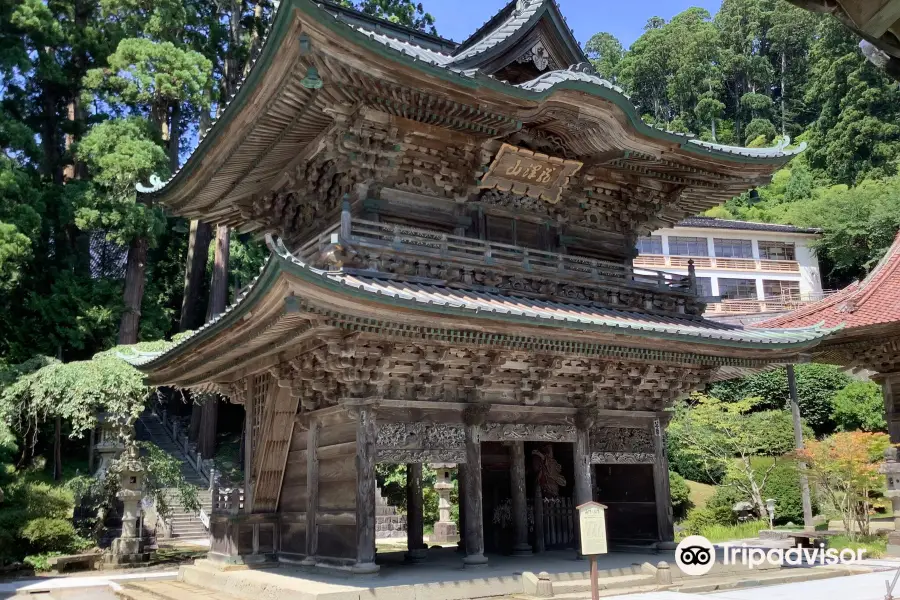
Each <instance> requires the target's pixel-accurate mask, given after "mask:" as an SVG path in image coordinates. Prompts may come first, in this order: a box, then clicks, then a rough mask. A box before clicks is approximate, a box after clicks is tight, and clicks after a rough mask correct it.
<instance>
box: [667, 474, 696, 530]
mask: <svg viewBox="0 0 900 600" xmlns="http://www.w3.org/2000/svg"><path fill="white" fill-rule="evenodd" d="M669 495H670V497H671V499H672V512H673V514H674V516H675V520H676V521H681V520H682V519H684V518H685V516H687V513H688V511H689V510H690V509H691V508H693V504H692V503H691V488H690V487H688V484H687V481H685V480H684V477H682V476H681V475H679V474H678V473H675V472H673V471H669Z"/></svg>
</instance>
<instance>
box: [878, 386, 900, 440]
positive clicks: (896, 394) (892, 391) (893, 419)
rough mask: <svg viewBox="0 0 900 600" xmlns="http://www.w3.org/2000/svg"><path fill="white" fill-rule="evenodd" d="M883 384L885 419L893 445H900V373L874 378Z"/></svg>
mask: <svg viewBox="0 0 900 600" xmlns="http://www.w3.org/2000/svg"><path fill="white" fill-rule="evenodd" d="M872 379H873V380H874V381H877V382H879V383H880V384H881V393H882V395H883V396H884V418H885V420H886V421H887V426H888V434H889V435H890V437H891V443H892V444H900V410H898V406H897V402H898V401H900V373H889V374H879V375H877V376H875V377H873V378H872Z"/></svg>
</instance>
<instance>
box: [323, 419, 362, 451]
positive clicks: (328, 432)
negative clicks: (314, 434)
mask: <svg viewBox="0 0 900 600" xmlns="http://www.w3.org/2000/svg"><path fill="white" fill-rule="evenodd" d="M346 442H353V443H356V423H344V424H342V425H332V426H330V427H322V428H321V429H320V430H319V448H325V447H327V446H334V445H335V444H341V443H346Z"/></svg>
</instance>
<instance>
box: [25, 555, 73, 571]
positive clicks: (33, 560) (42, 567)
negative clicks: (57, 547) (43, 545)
mask: <svg viewBox="0 0 900 600" xmlns="http://www.w3.org/2000/svg"><path fill="white" fill-rule="evenodd" d="M62 555H63V553H62V552H44V553H43V554H32V555H29V556H26V557H25V559H24V560H23V561H22V562H24V563H25V564H26V565H28V566H29V567H31V568H32V569H34V570H35V571H49V570H50V559H51V558H53V557H54V556H62Z"/></svg>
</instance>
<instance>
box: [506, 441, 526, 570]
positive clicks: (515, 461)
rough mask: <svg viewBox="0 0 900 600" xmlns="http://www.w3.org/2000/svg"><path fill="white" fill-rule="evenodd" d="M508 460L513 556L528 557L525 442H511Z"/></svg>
mask: <svg viewBox="0 0 900 600" xmlns="http://www.w3.org/2000/svg"><path fill="white" fill-rule="evenodd" d="M509 448H510V459H511V461H510V462H511V463H512V468H511V469H510V477H511V481H510V489H511V490H512V513H513V514H512V517H513V525H514V526H515V536H516V539H515V543H514V544H513V554H514V555H515V556H528V555H529V554H531V546H530V545H529V544H528V502H527V500H526V498H525V496H526V491H525V442H522V441H516V442H511V443H510V445H509Z"/></svg>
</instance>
